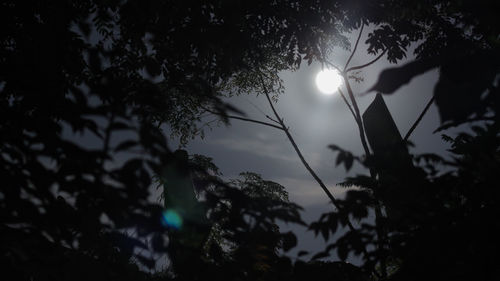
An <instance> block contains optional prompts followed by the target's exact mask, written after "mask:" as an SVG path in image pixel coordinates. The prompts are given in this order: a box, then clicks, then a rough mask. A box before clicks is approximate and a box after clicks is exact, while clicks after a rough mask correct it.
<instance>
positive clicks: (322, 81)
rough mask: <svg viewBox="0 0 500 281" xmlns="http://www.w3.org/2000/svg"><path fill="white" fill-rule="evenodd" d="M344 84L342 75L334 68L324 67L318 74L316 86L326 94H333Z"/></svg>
mask: <svg viewBox="0 0 500 281" xmlns="http://www.w3.org/2000/svg"><path fill="white" fill-rule="evenodd" d="M340 85H342V76H340V74H339V73H338V71H336V70H333V69H323V70H321V71H320V72H318V74H317V75H316V86H318V89H319V90H320V92H322V93H323V94H325V95H331V94H333V93H335V92H336V91H337V89H338V88H339V87H340Z"/></svg>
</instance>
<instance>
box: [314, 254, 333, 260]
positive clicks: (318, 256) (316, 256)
mask: <svg viewBox="0 0 500 281" xmlns="http://www.w3.org/2000/svg"><path fill="white" fill-rule="evenodd" d="M329 256H330V254H329V253H328V252H319V253H317V254H316V255H314V256H313V257H312V258H311V260H317V259H322V258H327V257H329Z"/></svg>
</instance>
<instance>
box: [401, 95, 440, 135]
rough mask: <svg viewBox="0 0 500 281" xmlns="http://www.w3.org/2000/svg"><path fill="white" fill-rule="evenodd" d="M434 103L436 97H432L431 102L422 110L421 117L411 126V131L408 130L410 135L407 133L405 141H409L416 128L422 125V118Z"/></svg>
mask: <svg viewBox="0 0 500 281" xmlns="http://www.w3.org/2000/svg"><path fill="white" fill-rule="evenodd" d="M433 102H434V95H432V98H431V99H430V100H429V102H427V104H426V105H425V107H424V110H422V112H421V113H420V115H419V116H418V118H417V120H416V121H415V123H413V125H412V126H411V128H410V130H408V133H406V135H405V137H404V139H403V140H404V141H407V140H408V138H409V137H410V135H411V133H413V131H414V130H415V128H416V127H417V126H418V124H419V123H420V121H421V120H422V118H423V117H424V115H425V113H427V110H429V107H431V104H432V103H433Z"/></svg>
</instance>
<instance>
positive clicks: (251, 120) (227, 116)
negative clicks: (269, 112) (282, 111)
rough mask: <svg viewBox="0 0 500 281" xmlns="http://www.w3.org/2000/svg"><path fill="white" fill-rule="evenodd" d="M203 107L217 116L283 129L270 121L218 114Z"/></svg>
mask: <svg viewBox="0 0 500 281" xmlns="http://www.w3.org/2000/svg"><path fill="white" fill-rule="evenodd" d="M203 109H204V110H206V111H207V112H210V113H212V114H215V115H218V116H221V117H226V118H230V119H237V120H241V121H247V122H251V123H256V124H261V125H265V126H269V127H273V128H275V129H279V130H283V128H282V127H280V126H277V125H274V124H271V123H267V122H264V121H259V120H254V119H250V118H244V117H239V116H235V115H228V114H220V113H217V112H215V111H213V110H210V109H208V108H203Z"/></svg>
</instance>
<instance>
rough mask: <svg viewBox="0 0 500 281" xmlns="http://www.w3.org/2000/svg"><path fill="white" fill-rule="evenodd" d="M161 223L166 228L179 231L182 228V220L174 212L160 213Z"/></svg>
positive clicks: (168, 210)
mask: <svg viewBox="0 0 500 281" xmlns="http://www.w3.org/2000/svg"><path fill="white" fill-rule="evenodd" d="M162 223H163V225H164V226H166V227H170V228H174V229H180V228H181V227H182V218H181V216H179V214H178V213H177V212H176V211H174V210H172V209H167V210H165V211H163V213H162Z"/></svg>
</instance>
